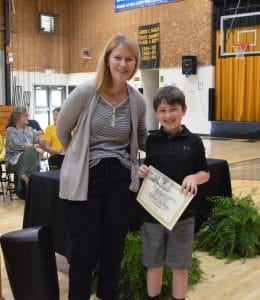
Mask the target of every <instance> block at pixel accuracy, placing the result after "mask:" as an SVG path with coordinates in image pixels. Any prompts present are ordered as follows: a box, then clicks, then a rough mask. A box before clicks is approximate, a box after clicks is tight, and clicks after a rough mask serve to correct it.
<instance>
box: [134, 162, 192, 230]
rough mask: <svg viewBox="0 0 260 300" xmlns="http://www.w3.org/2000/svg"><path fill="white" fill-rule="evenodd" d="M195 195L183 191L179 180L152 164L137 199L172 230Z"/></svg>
mask: <svg viewBox="0 0 260 300" xmlns="http://www.w3.org/2000/svg"><path fill="white" fill-rule="evenodd" d="M193 197H194V195H191V196H187V195H185V194H184V193H182V192H181V186H180V185H179V184H178V183H177V182H175V181H174V180H172V179H170V178H169V177H167V176H166V175H164V174H163V173H161V172H160V171H158V170H157V169H155V168H154V167H152V166H150V167H149V173H148V175H147V176H146V177H145V179H144V180H143V183H142V185H141V188H140V190H139V193H138V195H137V201H138V202H139V203H140V204H141V205H142V206H143V207H144V208H145V209H146V210H147V211H148V212H149V214H151V215H152V216H153V217H154V218H155V219H156V220H158V221H159V222H160V223H161V224H162V225H164V226H165V227H166V228H167V229H169V230H172V228H173V226H174V225H175V224H176V222H177V221H178V219H179V217H180V216H181V215H182V213H183V211H184V210H185V208H186V207H187V206H188V204H189V203H190V201H191V199H192V198H193Z"/></svg>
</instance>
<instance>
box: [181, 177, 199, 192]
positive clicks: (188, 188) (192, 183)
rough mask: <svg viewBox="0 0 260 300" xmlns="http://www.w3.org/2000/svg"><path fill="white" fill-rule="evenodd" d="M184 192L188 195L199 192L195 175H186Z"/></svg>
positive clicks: (183, 185)
mask: <svg viewBox="0 0 260 300" xmlns="http://www.w3.org/2000/svg"><path fill="white" fill-rule="evenodd" d="M181 187H182V192H183V193H184V194H186V195H196V194H197V192H198V186H197V181H196V178H195V175H189V176H186V177H185V178H184V179H183V182H182V185H181Z"/></svg>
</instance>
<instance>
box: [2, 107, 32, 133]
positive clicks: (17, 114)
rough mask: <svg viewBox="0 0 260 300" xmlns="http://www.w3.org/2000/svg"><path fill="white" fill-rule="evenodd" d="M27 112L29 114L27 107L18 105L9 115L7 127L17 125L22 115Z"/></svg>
mask: <svg viewBox="0 0 260 300" xmlns="http://www.w3.org/2000/svg"><path fill="white" fill-rule="evenodd" d="M26 114H28V112H27V109H26V108H25V107H16V108H15V109H14V110H13V111H12V112H11V114H10V115H9V117H8V121H7V124H6V126H5V128H8V127H16V124H17V122H18V121H19V120H20V118H21V116H23V115H26Z"/></svg>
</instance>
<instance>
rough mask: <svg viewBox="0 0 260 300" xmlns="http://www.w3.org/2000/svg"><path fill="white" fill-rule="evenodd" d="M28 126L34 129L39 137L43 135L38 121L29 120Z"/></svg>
mask: <svg viewBox="0 0 260 300" xmlns="http://www.w3.org/2000/svg"><path fill="white" fill-rule="evenodd" d="M28 126H30V127H32V129H34V133H35V134H36V135H37V136H40V135H42V134H43V130H42V128H41V125H40V124H39V122H38V121H36V120H33V119H29V120H28Z"/></svg>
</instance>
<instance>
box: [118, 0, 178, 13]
mask: <svg viewBox="0 0 260 300" xmlns="http://www.w3.org/2000/svg"><path fill="white" fill-rule="evenodd" d="M171 2H176V0H115V1H114V11H115V12H118V11H122V10H128V9H134V8H139V7H145V6H151V5H157V4H162V3H171Z"/></svg>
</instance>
